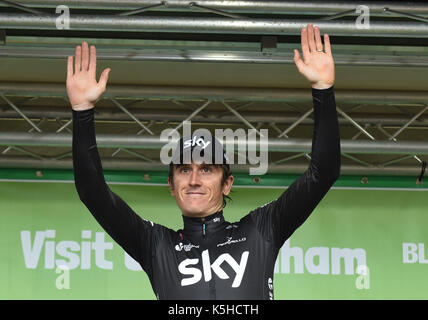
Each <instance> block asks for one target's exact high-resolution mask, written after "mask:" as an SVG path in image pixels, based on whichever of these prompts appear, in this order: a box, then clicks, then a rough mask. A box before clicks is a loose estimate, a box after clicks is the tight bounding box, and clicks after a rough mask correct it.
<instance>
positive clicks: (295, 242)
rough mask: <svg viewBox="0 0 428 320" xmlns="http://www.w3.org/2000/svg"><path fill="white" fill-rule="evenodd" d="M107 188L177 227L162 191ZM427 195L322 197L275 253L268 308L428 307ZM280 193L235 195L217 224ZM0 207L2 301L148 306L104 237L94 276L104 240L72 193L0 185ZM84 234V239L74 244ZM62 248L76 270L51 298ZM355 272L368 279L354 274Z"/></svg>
mask: <svg viewBox="0 0 428 320" xmlns="http://www.w3.org/2000/svg"><path fill="white" fill-rule="evenodd" d="M110 187H111V189H112V190H113V191H114V192H116V193H117V194H118V195H119V196H121V197H122V198H123V199H124V200H125V201H126V202H127V203H128V205H130V206H131V208H133V209H134V210H135V211H136V212H137V213H139V214H140V215H141V216H142V217H143V218H145V219H148V220H152V221H154V222H157V223H160V224H163V225H165V226H167V227H170V228H173V229H177V228H180V227H181V226H182V220H181V213H180V212H179V210H178V207H177V206H176V204H175V200H174V198H172V197H171V196H170V194H169V192H168V189H167V187H166V186H144V185H120V184H110ZM426 190H427V189H420V190H379V189H373V190H367V189H359V190H356V189H336V188H333V189H331V190H330V191H329V193H328V194H327V195H326V197H325V198H324V199H323V200H322V202H321V203H320V204H319V206H318V207H317V208H316V209H315V211H314V212H313V213H312V215H311V216H310V217H309V219H308V220H307V221H306V223H305V224H303V225H302V227H300V228H299V229H298V230H297V231H296V232H295V233H294V234H293V235H292V236H291V238H290V239H289V240H288V241H287V243H286V244H285V246H284V247H283V249H282V250H281V252H280V255H279V257H278V261H277V267H276V273H275V277H274V286H275V299H428V289H427V288H428V276H427V275H428V253H425V252H424V249H425V248H426V250H425V251H428V229H427V226H428V209H427V205H426V204H427V200H428V199H427V195H428V193H427V192H424V191H426ZM282 191H283V189H281V188H275V189H273V188H243V187H241V188H239V187H237V188H234V189H233V193H232V198H233V202H231V203H229V204H228V205H227V207H226V209H225V211H224V212H225V217H226V219H227V220H229V221H236V220H239V219H240V218H241V217H242V216H243V215H245V214H246V213H248V212H249V211H250V210H252V209H254V208H255V207H257V206H260V205H262V204H264V203H266V202H268V201H271V200H272V199H274V198H276V197H277V196H279V195H280V193H281V192H282ZM0 200H1V201H0V252H1V254H0V298H1V299H155V296H154V294H153V292H152V289H151V286H150V283H149V281H148V278H147V276H146V274H145V273H144V272H143V271H133V270H130V269H129V268H128V267H127V265H126V264H125V258H124V256H125V255H124V251H123V250H122V249H121V248H120V247H119V246H118V245H117V244H116V243H112V242H113V241H112V240H111V238H110V237H109V236H108V235H107V234H105V242H106V243H112V244H110V245H111V246H112V249H106V250H104V252H105V260H107V261H111V262H112V268H111V269H103V268H102V267H99V266H97V264H96V259H95V251H94V250H88V249H87V248H90V247H89V246H90V244H89V242H94V241H95V234H96V233H97V232H100V233H103V230H102V229H101V228H100V226H99V225H98V224H97V223H96V221H95V219H93V217H92V216H91V214H90V213H89V211H88V210H87V209H86V207H85V206H84V205H83V204H82V203H81V202H80V200H79V198H78V195H77V193H76V190H75V186H74V184H73V183H70V182H67V183H59V182H44V183H42V182H0ZM46 230H54V231H55V235H54V236H53V235H52V234H49V232H48V233H45V231H46ZM85 230H86V231H91V232H90V235H88V232H86V233H87V234H86V238H85V237H84V239H82V231H85ZM36 232H39V233H38V237H39V238H40V239H42V240H40V239H39V240H40V241H38V244H37V243H35V238H36ZM50 233H52V231H50ZM88 236H90V238H89V239H88ZM99 236H101V237H102V234H99ZM65 241H68V242H65ZM61 242H62V245H65V244H69V245H71V244H72V243H71V242H73V245H74V247H76V251H74V254H75V256H73V259H74V261H78V262H79V263H78V266H77V267H76V268H74V269H71V270H70V271H69V284H68V286H69V288H68V289H67V286H66V287H65V288H62V289H59V288H58V286H57V284H58V283H62V285H63V286H64V285H65V284H66V282H64V281H65V280H64V279H65V273H64V271H60V270H57V269H56V266H52V263H53V261H54V260H53V259H65V260H66V261H68V260H67V259H66V258H64V257H62V256H61V254H60V252H58V250H60V249H58V248H59V247H61V245H59V244H60V243H61ZM37 245H39V246H40V245H42V246H41V247H37ZM107 246H108V245H107ZM84 248H86V249H84ZM287 248H288V250H287ZM39 249H40V250H39ZM341 253H342V254H345V255H347V258H340V254H341ZM82 256H85V259H83V258H81V257H82ZM290 256H294V258H290ZM357 256H358V259H357ZM352 257H354V258H352ZM88 258H89V260H88ZM76 259H77V260H76ZM79 259H80V261H79ZM346 260H347V262H346ZM83 261H84V262H83ZM89 261H90V262H89ZM89 263H90V266H89ZM50 264H51V265H50ZM346 264H347V265H346ZM357 264H365V265H367V267H368V273H365V274H359V273H358V272H357ZM345 265H346V266H345ZM320 266H323V267H322V268H321V267H320ZM104 267H105V266H104ZM82 268H83V269H82ZM57 271H58V272H59V273H57ZM317 272H318V273H317ZM359 272H360V273H362V271H359ZM60 287H61V286H60Z"/></svg>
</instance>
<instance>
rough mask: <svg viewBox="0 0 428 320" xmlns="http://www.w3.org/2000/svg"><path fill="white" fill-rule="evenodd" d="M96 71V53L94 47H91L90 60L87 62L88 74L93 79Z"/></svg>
mask: <svg viewBox="0 0 428 320" xmlns="http://www.w3.org/2000/svg"><path fill="white" fill-rule="evenodd" d="M96 71H97V51H96V49H95V46H91V50H90V60H89V73H90V74H91V76H93V77H94V78H95V74H96Z"/></svg>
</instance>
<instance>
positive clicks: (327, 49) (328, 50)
mask: <svg viewBox="0 0 428 320" xmlns="http://www.w3.org/2000/svg"><path fill="white" fill-rule="evenodd" d="M324 47H325V53H327V54H328V55H331V45H330V37H329V36H328V34H325V35H324Z"/></svg>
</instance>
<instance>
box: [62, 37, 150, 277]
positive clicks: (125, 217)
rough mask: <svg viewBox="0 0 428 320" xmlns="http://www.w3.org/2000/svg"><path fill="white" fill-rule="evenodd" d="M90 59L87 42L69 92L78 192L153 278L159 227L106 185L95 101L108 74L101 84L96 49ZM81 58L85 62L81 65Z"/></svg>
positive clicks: (69, 74) (70, 75) (71, 75)
mask: <svg viewBox="0 0 428 320" xmlns="http://www.w3.org/2000/svg"><path fill="white" fill-rule="evenodd" d="M82 51H83V52H82ZM70 58H71V59H70ZM90 58H91V61H90V63H88V59H89V54H88V45H87V43H83V44H82V48H80V46H78V47H77V48H76V63H75V71H74V73H73V65H72V62H73V57H69V58H68V69H67V92H68V96H69V99H70V103H71V105H72V113H73V168H74V177H75V186H76V190H77V192H78V194H79V197H80V199H81V200H82V202H83V203H84V204H85V206H86V207H87V208H88V209H89V211H90V212H91V213H92V215H93V216H94V218H95V219H96V220H97V221H98V223H99V224H100V225H101V226H102V227H103V229H104V230H105V231H106V232H107V233H108V234H109V235H110V236H111V237H112V238H113V240H114V241H116V242H117V243H118V244H119V245H120V246H121V247H122V248H123V249H124V250H125V251H126V252H127V253H128V254H129V255H130V256H131V257H132V258H134V259H135V260H136V261H138V262H139V263H140V264H141V265H142V267H143V269H144V270H145V271H146V272H147V273H148V274H149V276H150V274H151V272H152V270H151V254H152V251H153V250H152V249H153V242H154V239H155V237H154V234H155V232H154V230H156V229H157V226H156V225H154V224H153V223H151V222H149V221H145V220H143V219H141V218H140V217H139V216H138V215H137V214H136V213H135V212H134V211H133V210H132V209H131V208H130V207H129V206H127V205H126V203H125V202H124V201H123V200H122V199H121V198H120V197H119V196H117V195H116V194H115V193H113V192H112V191H111V190H110V188H109V187H108V186H107V184H106V182H105V179H104V175H103V169H102V166H101V160H100V156H99V153H98V149H97V145H96V139H95V127H94V102H95V100H96V99H98V97H99V96H100V95H101V94H102V93H103V92H104V90H105V86H106V82H107V75H108V71H106V70H107V69H106V70H104V72H103V73H102V75H101V78H100V81H99V82H98V83H97V82H96V80H95V63H96V54H95V47H94V46H92V47H91V56H90ZM80 59H81V62H77V60H80Z"/></svg>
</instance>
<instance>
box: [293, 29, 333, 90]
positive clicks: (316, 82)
mask: <svg viewBox="0 0 428 320" xmlns="http://www.w3.org/2000/svg"><path fill="white" fill-rule="evenodd" d="M301 43H302V53H303V60H302V59H301V58H300V54H299V51H298V50H296V49H294V63H295V64H296V66H297V69H298V70H299V72H300V73H301V74H302V75H303V76H304V77H305V78H306V79H308V80H309V82H310V83H311V85H312V88H315V89H327V88H330V87H331V86H333V84H334V60H333V56H332V54H331V47H330V38H329V36H328V35H327V34H325V35H324V47H325V48H324V49H325V50H323V44H322V41H321V35H320V30H319V28H318V27H315V28H314V27H313V25H312V23H309V24H308V25H307V27H306V28H303V29H302V31H301Z"/></svg>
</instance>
